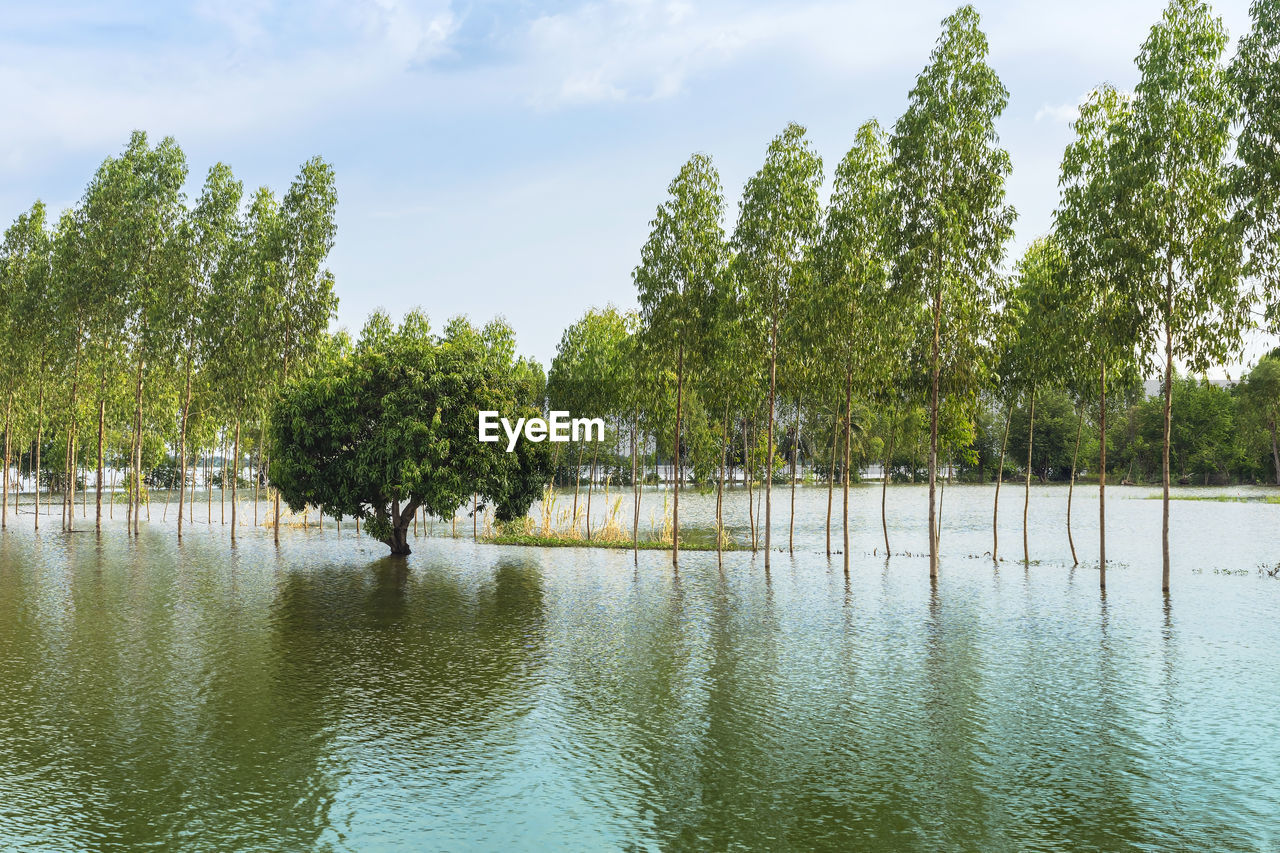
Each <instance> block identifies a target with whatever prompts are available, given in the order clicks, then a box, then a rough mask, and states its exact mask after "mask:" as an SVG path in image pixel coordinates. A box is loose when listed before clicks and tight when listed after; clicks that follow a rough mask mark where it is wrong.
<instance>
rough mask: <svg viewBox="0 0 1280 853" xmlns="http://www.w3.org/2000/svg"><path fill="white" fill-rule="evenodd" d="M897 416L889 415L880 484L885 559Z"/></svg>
mask: <svg viewBox="0 0 1280 853" xmlns="http://www.w3.org/2000/svg"><path fill="white" fill-rule="evenodd" d="M896 414H897V412H896V411H891V412H890V414H889V446H888V447H887V448H886V449H885V453H884V470H883V471H882V472H880V473H881V474H883V475H884V476H883V478H882V479H883V481H884V482H882V483H881V484H880V526H881V527H882V528H884V555H885V557H889V556H890V548H889V514H888V512H887V509H886V506H885V504H886V502H887V501H888V498H889V469H890V467H891V466H892V465H893V422H894V416H895V415H896Z"/></svg>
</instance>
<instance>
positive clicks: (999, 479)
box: [991, 402, 1013, 562]
mask: <svg viewBox="0 0 1280 853" xmlns="http://www.w3.org/2000/svg"><path fill="white" fill-rule="evenodd" d="M1012 423H1013V403H1012V402H1010V403H1009V413H1008V414H1007V415H1006V416H1005V419H1004V438H1003V439H1001V441H1000V466H999V467H998V468H997V469H996V499H995V506H994V508H993V509H992V510H991V559H992V561H993V562H998V561H999V560H1000V484H1001V483H1003V482H1004V452H1005V449H1006V448H1007V447H1008V446H1009V425H1010V424H1012Z"/></svg>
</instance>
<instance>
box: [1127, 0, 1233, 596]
mask: <svg viewBox="0 0 1280 853" xmlns="http://www.w3.org/2000/svg"><path fill="white" fill-rule="evenodd" d="M1226 43H1227V36H1226V32H1225V31H1224V29H1223V27H1222V22H1221V21H1220V20H1219V19H1217V18H1214V17H1212V15H1211V14H1210V12H1209V8H1208V7H1207V6H1206V5H1205V4H1204V3H1202V2H1199V0H1172V2H1170V4H1169V6H1168V7H1167V8H1166V9H1165V11H1164V15H1163V17H1162V18H1161V20H1160V21H1159V22H1158V23H1157V24H1156V25H1155V26H1154V27H1152V28H1151V34H1150V35H1149V36H1148V38H1147V41H1146V43H1145V44H1144V45H1143V47H1142V51H1141V53H1140V54H1139V55H1138V60H1137V64H1138V70H1139V72H1140V73H1141V80H1140V81H1139V83H1138V86H1137V90H1136V94H1135V97H1134V102H1133V110H1132V113H1131V116H1130V122H1129V133H1130V135H1131V159H1130V162H1129V166H1128V170H1127V172H1128V174H1127V178H1126V181H1125V183H1126V187H1127V189H1128V190H1129V191H1130V192H1131V193H1132V194H1133V195H1134V197H1135V199H1136V201H1137V207H1136V210H1135V211H1134V212H1135V214H1136V215H1135V216H1134V217H1133V221H1131V222H1130V223H1129V224H1128V227H1129V230H1130V235H1131V239H1132V240H1134V241H1135V243H1136V245H1137V247H1138V251H1139V252H1140V253H1141V255H1142V257H1143V258H1144V259H1145V260H1146V262H1147V265H1148V266H1147V269H1148V272H1149V275H1148V276H1147V277H1146V279H1145V281H1144V287H1143V289H1142V291H1141V293H1140V294H1139V296H1140V297H1141V298H1140V304H1141V305H1142V306H1143V307H1144V309H1145V310H1146V312H1147V317H1148V318H1149V320H1150V324H1151V326H1150V328H1151V329H1152V332H1154V333H1156V334H1159V336H1160V337H1161V338H1162V339H1163V340H1162V341H1161V343H1162V344H1163V350H1164V352H1163V355H1164V396H1165V405H1164V441H1163V445H1164V450H1163V457H1162V460H1163V461H1162V473H1163V476H1162V485H1163V512H1162V526H1161V549H1162V556H1163V571H1162V579H1161V588H1162V589H1164V590H1165V591H1166V592H1167V591H1168V589H1169V442H1170V431H1171V429H1172V420H1171V416H1172V405H1173V404H1172V401H1173V378H1174V359H1175V358H1177V359H1179V360H1180V361H1181V362H1182V363H1183V365H1184V366H1185V367H1186V369H1187V370H1189V371H1191V372H1193V373H1201V372H1203V371H1205V370H1206V369H1208V367H1209V366H1210V365H1211V364H1213V363H1215V362H1219V361H1222V360H1224V359H1225V358H1226V357H1227V356H1228V354H1229V353H1231V352H1233V351H1234V350H1236V349H1238V348H1239V342H1240V337H1241V333H1242V331H1243V327H1244V325H1245V322H1246V318H1247V317H1248V310H1247V309H1248V304H1247V299H1246V298H1245V294H1243V293H1242V291H1241V289H1240V287H1239V284H1238V272H1239V266H1240V240H1239V234H1238V230H1237V229H1236V228H1235V227H1234V226H1233V224H1232V222H1231V221H1230V219H1229V217H1228V212H1229V211H1228V203H1229V195H1230V193H1229V191H1230V185H1229V183H1228V168H1227V156H1228V153H1229V148H1230V142H1231V122H1232V119H1233V118H1234V117H1235V115H1236V101H1235V98H1234V97H1233V95H1232V92H1231V89H1230V87H1229V86H1228V85H1227V80H1226V73H1225V68H1224V67H1223V65H1222V52H1223V49H1224V48H1225V47H1226ZM1148 334H1149V335H1151V332H1149V333H1148Z"/></svg>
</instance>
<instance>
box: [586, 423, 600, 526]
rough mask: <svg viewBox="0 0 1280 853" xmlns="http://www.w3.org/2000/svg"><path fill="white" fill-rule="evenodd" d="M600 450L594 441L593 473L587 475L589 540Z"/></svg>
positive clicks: (592, 453) (592, 450)
mask: <svg viewBox="0 0 1280 853" xmlns="http://www.w3.org/2000/svg"><path fill="white" fill-rule="evenodd" d="M599 452H600V446H599V445H598V444H597V443H595V442H592V444H591V474H590V476H588V477H587V541H588V542H590V541H591V495H592V493H593V492H594V491H595V485H596V458H597V455H598V454H599Z"/></svg>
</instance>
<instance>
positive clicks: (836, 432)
mask: <svg viewBox="0 0 1280 853" xmlns="http://www.w3.org/2000/svg"><path fill="white" fill-rule="evenodd" d="M839 446H840V416H839V415H836V416H835V417H833V418H832V419H831V467H830V470H829V471H828V472H827V559H828V560H830V559H831V507H832V504H834V503H835V492H836V449H837V448H838V447H839Z"/></svg>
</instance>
